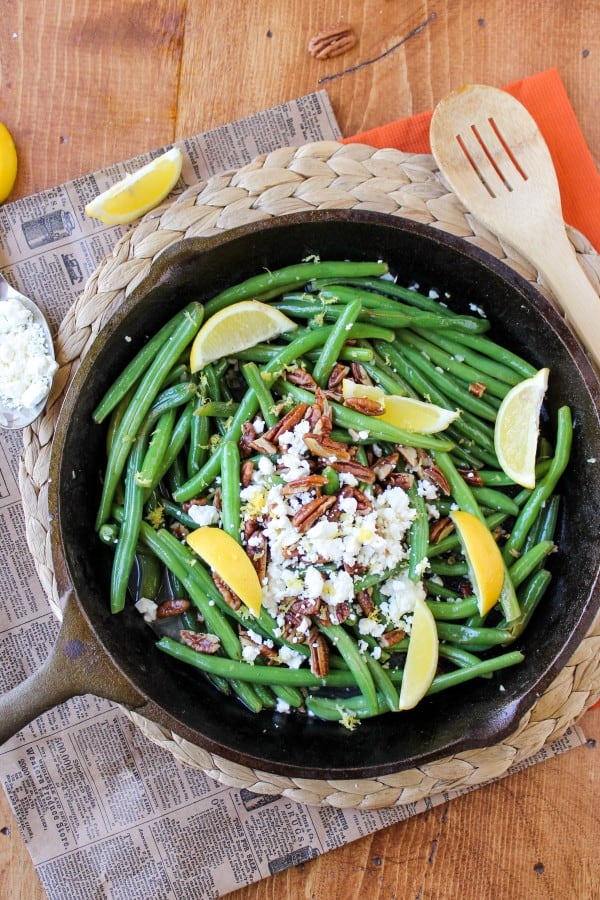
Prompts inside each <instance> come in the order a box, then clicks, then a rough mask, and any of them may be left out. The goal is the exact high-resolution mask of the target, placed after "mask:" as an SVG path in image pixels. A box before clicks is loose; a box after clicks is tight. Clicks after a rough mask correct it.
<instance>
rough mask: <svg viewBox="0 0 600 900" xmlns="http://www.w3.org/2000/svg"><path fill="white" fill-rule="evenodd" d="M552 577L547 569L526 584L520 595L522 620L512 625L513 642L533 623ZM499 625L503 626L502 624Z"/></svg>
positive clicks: (537, 573)
mask: <svg viewBox="0 0 600 900" xmlns="http://www.w3.org/2000/svg"><path fill="white" fill-rule="evenodd" d="M551 581H552V575H551V574H550V572H549V571H548V570H547V569H538V571H537V572H534V573H533V575H532V576H531V578H530V579H529V580H528V581H527V582H526V583H525V584H524V586H523V589H522V591H521V592H520V595H519V603H520V604H521V618H520V619H519V621H518V622H516V623H515V624H511V634H512V638H513V640H516V639H517V638H519V637H521V635H522V634H523V632H524V631H525V629H526V628H527V626H528V625H529V623H530V621H531V617H532V616H533V614H534V612H535V611H536V609H537V607H538V605H539V602H540V600H541V599H542V597H543V596H544V594H545V593H546V590H547V589H548V586H549V584H550V582H551ZM499 625H502V623H501V622H500V623H499Z"/></svg>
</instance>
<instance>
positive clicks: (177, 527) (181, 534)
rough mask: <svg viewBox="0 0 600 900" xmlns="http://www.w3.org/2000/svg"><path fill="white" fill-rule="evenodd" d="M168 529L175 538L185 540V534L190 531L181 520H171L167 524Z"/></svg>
mask: <svg viewBox="0 0 600 900" xmlns="http://www.w3.org/2000/svg"><path fill="white" fill-rule="evenodd" d="M169 531H170V532H171V534H172V535H174V536H175V537H176V538H177V540H178V541H183V540H185V538H186V536H187V535H188V534H189V533H190V529H189V528H186V526H185V525H182V524H181V522H171V524H170V525H169Z"/></svg>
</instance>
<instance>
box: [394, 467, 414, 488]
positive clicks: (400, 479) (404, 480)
mask: <svg viewBox="0 0 600 900" xmlns="http://www.w3.org/2000/svg"><path fill="white" fill-rule="evenodd" d="M387 483H388V485H389V486H390V487H399V488H402V490H403V491H408V490H409V488H411V487H412V486H413V484H414V483H415V476H414V475H413V474H412V472H392V474H391V475H389V476H388V480H387Z"/></svg>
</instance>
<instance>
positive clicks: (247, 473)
mask: <svg viewBox="0 0 600 900" xmlns="http://www.w3.org/2000/svg"><path fill="white" fill-rule="evenodd" d="M253 473H254V463H253V462H252V460H251V459H246V460H244V462H243V463H242V467H241V470H240V481H241V483H242V487H243V488H245V487H248V485H249V484H250V482H251V481H252V475H253Z"/></svg>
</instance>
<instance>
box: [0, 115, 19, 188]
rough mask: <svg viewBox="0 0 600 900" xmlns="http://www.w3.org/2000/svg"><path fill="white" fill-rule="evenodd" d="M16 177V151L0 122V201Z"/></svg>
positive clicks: (9, 135)
mask: <svg viewBox="0 0 600 900" xmlns="http://www.w3.org/2000/svg"><path fill="white" fill-rule="evenodd" d="M16 177H17V151H16V148H15V142H14V141H13V139H12V135H11V133H10V131H9V130H8V128H7V127H6V125H4V124H3V123H2V122H0V203H3V202H4V200H6V198H7V197H8V195H9V194H10V192H11V191H12V189H13V186H14V183H15V179H16Z"/></svg>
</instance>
